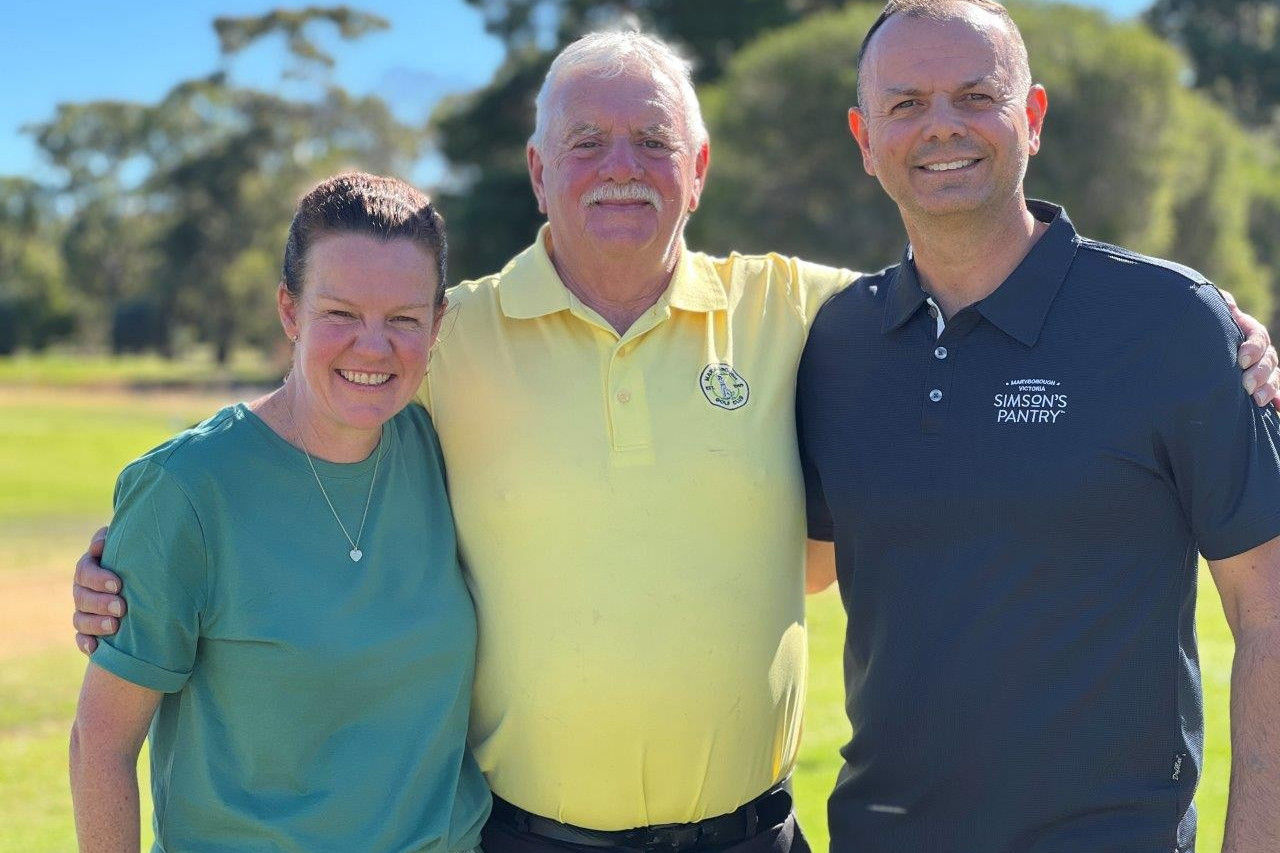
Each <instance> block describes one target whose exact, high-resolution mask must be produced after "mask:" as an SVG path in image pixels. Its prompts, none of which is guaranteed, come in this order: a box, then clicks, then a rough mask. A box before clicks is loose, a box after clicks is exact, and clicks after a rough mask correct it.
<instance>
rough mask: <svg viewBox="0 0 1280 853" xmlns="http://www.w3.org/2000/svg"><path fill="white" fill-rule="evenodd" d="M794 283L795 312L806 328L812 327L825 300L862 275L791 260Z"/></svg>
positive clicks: (851, 271)
mask: <svg viewBox="0 0 1280 853" xmlns="http://www.w3.org/2000/svg"><path fill="white" fill-rule="evenodd" d="M791 262H792V264H793V270H792V275H793V277H794V278H793V280H794V281H795V298H796V310H797V311H799V313H800V316H801V317H802V318H803V319H804V324H805V326H806V328H807V327H810V326H812V325H813V318H814V317H816V316H817V315H818V309H820V308H821V307H822V306H823V305H825V304H826V302H827V300H828V299H830V298H831V297H832V296H835V295H836V294H837V293H839V292H840V291H842V290H844V289H845V288H846V287H848V286H849V285H851V284H853V283H854V282H855V281H857V280H858V279H859V278H860V277H861V276H862V273H858V272H854V271H853V270H847V269H837V268H835V267H827V266H822V265H821V264H813V263H809V262H808V261H802V260H799V259H798V258H793V259H791Z"/></svg>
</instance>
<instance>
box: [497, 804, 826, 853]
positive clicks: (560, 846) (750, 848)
mask: <svg viewBox="0 0 1280 853" xmlns="http://www.w3.org/2000/svg"><path fill="white" fill-rule="evenodd" d="M480 846H481V847H482V848H483V849H484V853H609V849H610V848H601V847H588V846H585V845H582V844H571V843H569V842H567V841H553V840H552V839H549V838H543V837H542V836H540V835H533V834H532V833H528V832H520V831H518V830H516V829H515V828H514V827H512V826H508V825H506V824H504V823H502V822H501V821H498V820H495V819H493V818H490V819H489V822H488V823H486V824H485V826H484V831H483V833H482V834H481V836H480ZM612 849H614V850H620V851H621V850H630V849H633V848H624V847H615V848H612ZM694 850H695V851H697V853H811V851H810V849H809V842H808V841H807V840H805V837H804V833H803V832H801V831H800V824H799V823H797V822H796V814H795V812H794V811H792V812H790V813H789V814H788V815H787V816H786V819H785V820H783V821H782V822H781V823H779V824H777V825H775V826H771V827H768V828H767V829H763V830H761V831H760V832H759V833H757V834H756V835H754V836H752V837H751V838H748V839H746V840H744V841H740V842H738V843H737V844H728V845H724V846H721V847H698V848H694ZM648 853H664V851H663V850H660V849H654V850H652V851H648ZM690 853H692V851H690Z"/></svg>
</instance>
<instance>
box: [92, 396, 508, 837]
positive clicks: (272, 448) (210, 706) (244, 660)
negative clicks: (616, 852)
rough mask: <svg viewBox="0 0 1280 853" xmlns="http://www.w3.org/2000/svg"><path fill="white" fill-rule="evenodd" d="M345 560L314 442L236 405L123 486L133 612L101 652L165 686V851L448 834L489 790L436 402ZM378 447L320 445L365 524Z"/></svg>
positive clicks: (341, 494)
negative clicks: (473, 747) (301, 442)
mask: <svg viewBox="0 0 1280 853" xmlns="http://www.w3.org/2000/svg"><path fill="white" fill-rule="evenodd" d="M380 446H381V447H382V451H381V452H382V454H383V455H382V459H381V462H380V463H378V465H377V467H378V474H377V481H376V483H375V485H374V489H373V498H372V501H371V503H370V506H369V516H368V521H367V522H366V524H365V530H364V536H363V537H362V538H361V540H360V548H361V550H362V551H363V552H364V556H363V558H362V559H361V561H360V562H358V563H356V562H352V560H351V558H350V556H349V555H348V552H349V551H350V550H351V547H350V545H349V544H348V543H347V540H346V539H345V538H344V537H343V535H342V532H341V531H340V530H339V528H338V525H337V522H336V521H335V520H334V518H333V515H332V513H331V512H330V510H329V507H328V505H327V504H326V503H325V499H324V497H323V496H322V495H321V493H320V489H319V487H318V486H317V484H316V481H315V478H314V477H313V475H312V472H311V469H310V468H309V467H308V465H307V459H306V457H305V456H304V455H303V453H302V451H300V450H298V449H297V448H295V447H293V446H292V445H290V444H289V443H287V442H286V441H284V440H283V439H282V438H280V436H278V435H276V433H275V432H274V431H272V430H271V428H270V427H268V426H267V425H266V424H265V423H264V422H263V421H262V420H260V419H259V418H258V417H257V416H256V415H255V414H253V413H252V412H250V411H249V410H248V408H246V407H245V406H244V405H243V404H237V405H234V406H229V407H227V408H225V409H223V410H222V411H220V412H218V413H217V414H215V415H214V416H213V417H212V418H210V419H209V420H207V421H205V422H204V423H202V424H200V425H199V426H197V427H194V428H193V429H190V430H188V431H187V432H184V433H182V434H181V435H179V436H177V437H175V438H173V439H171V440H170V441H168V442H166V443H165V444H163V445H161V446H160V447H158V448H156V449H155V450H153V451H151V452H150V453H148V454H146V455H145V456H143V457H142V458H140V459H138V460H137V461H135V462H133V463H131V464H130V465H129V466H128V467H127V468H125V470H124V472H123V473H122V474H121V475H120V479H119V481H118V482H117V484H116V496H115V507H116V513H115V518H114V520H113V521H112V524H111V531H110V534H109V535H108V537H107V544H106V552H105V554H104V555H103V561H102V562H103V565H105V566H107V567H109V568H111V569H112V570H113V571H115V572H117V573H118V574H119V575H120V576H121V577H122V578H123V580H124V595H125V597H126V599H127V600H128V602H129V614H128V616H127V617H126V618H125V619H123V620H122V621H121V629H120V632H119V633H118V634H116V635H115V636H114V637H111V638H108V639H107V641H106V642H104V643H101V644H100V645H99V647H98V651H97V652H96V653H95V654H94V656H93V662H94V663H95V664H97V665H99V666H101V667H103V668H104V669H106V670H109V671H110V672H113V673H115V674H116V675H118V676H120V677H121V678H125V679H127V680H129V681H132V682H134V683H136V684H140V685H142V686H145V687H149V688H152V689H154V690H160V691H163V692H164V693H165V694H166V695H165V696H164V698H163V700H162V701H161V705H160V708H159V710H158V712H157V714H156V717H155V720H154V721H153V722H152V725H151V731H150V741H151V779H152V796H153V800H154V806H155V816H154V826H155V836H156V845H155V847H154V848H153V850H154V851H170V853H178V851H181V853H198V851H215V850H216V851H227V850H236V851H268V850H269V851H317V850H359V851H366V852H367V853H377V851H396V853H406V852H407V851H431V853H437V851H438V853H448V851H458V850H467V849H469V848H472V847H474V846H475V845H476V844H477V843H478V841H479V835H480V827H481V825H482V824H483V823H484V821H485V819H486V817H487V816H488V813H489V793H488V789H487V788H486V787H485V784H484V779H483V777H482V776H481V775H480V771H479V769H478V767H477V766H476V764H475V762H474V761H473V759H472V757H471V753H470V751H469V750H468V749H467V747H466V729H467V716H468V709H469V705H470V699H471V684H472V675H473V669H474V663H475V642H476V622H475V614H474V611H473V609H472V603H471V598H470V596H469V594H468V592H467V588H466V586H465V584H464V582H463V579H462V574H461V571H460V569H459V566H458V558H457V551H456V545H455V539H454V529H453V518H452V515H451V513H450V511H449V503H448V497H447V495H446V493H445V485H444V474H443V466H442V461H441V457H440V449H439V444H438V442H437V439H436V435H435V431H434V429H433V428H432V426H431V421H430V417H429V416H428V415H427V413H426V411H425V410H423V409H422V408H421V407H420V406H417V405H411V406H409V407H408V408H406V409H405V410H404V411H402V412H401V413H400V414H398V415H396V416H395V417H394V418H392V419H391V421H389V422H388V423H387V424H386V425H385V426H384V427H383V432H382V439H381V445H380ZM378 452H379V451H374V453H373V454H372V455H370V457H369V458H368V459H366V460H364V461H362V462H356V463H352V464H335V463H329V462H325V461H323V460H319V459H317V460H315V465H316V469H317V471H318V472H319V475H320V477H321V478H322V480H323V481H324V487H325V489H326V490H327V491H328V494H329V497H330V499H331V500H332V501H333V504H334V507H335V508H336V510H337V512H338V513H339V514H340V515H341V516H342V519H343V523H344V524H346V526H347V529H348V530H349V531H350V532H351V533H352V535H354V534H355V532H356V530H357V529H358V528H359V526H360V516H361V513H362V512H363V510H364V505H365V500H366V498H367V496H368V495H369V483H370V477H371V476H372V474H373V469H374V465H375V461H376V458H377V455H378Z"/></svg>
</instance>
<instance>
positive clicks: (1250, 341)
mask: <svg viewBox="0 0 1280 853" xmlns="http://www.w3.org/2000/svg"><path fill="white" fill-rule="evenodd" d="M1221 292H1222V296H1223V298H1224V299H1226V300H1227V305H1228V307H1230V309H1231V318H1232V319H1233V320H1235V321H1236V325H1237V326H1239V327H1240V331H1242V332H1244V336H1245V342H1244V343H1242V344H1241V345H1240V351H1239V353H1238V355H1237V359H1238V361H1239V363H1240V368H1241V369H1242V370H1244V377H1243V379H1242V381H1243V383H1244V390H1245V391H1247V392H1248V393H1249V394H1250V395H1252V396H1253V402H1254V403H1255V404H1256V405H1259V406H1265V405H1267V404H1268V403H1271V404H1272V405H1275V406H1276V407H1277V408H1280V370H1277V369H1276V365H1277V363H1280V359H1278V358H1277V356H1276V348H1275V347H1274V346H1272V345H1271V335H1270V334H1268V333H1267V327H1266V326H1264V325H1262V323H1261V322H1259V321H1258V320H1257V319H1256V318H1254V317H1252V316H1250V315H1248V314H1246V313H1244V312H1243V311H1241V310H1240V306H1239V305H1237V304H1236V299H1235V297H1234V296H1232V295H1231V294H1230V292H1228V291H1226V290H1222V291H1221Z"/></svg>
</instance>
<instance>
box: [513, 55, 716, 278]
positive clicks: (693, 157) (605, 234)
mask: <svg viewBox="0 0 1280 853" xmlns="http://www.w3.org/2000/svg"><path fill="white" fill-rule="evenodd" d="M548 109H550V110H552V113H551V116H550V120H549V122H548V124H547V128H546V137H545V140H544V142H543V149H544V150H542V151H538V150H535V149H534V148H533V147H532V146H530V148H529V151H528V156H529V174H530V176H531V178H532V179H533V189H534V193H535V194H536V195H537V197H538V207H539V209H540V210H541V211H542V212H543V213H545V214H546V215H547V219H548V220H549V221H550V223H551V233H552V240H553V243H554V245H555V250H556V252H557V254H559V253H561V252H565V253H573V252H579V251H586V252H590V253H592V254H595V255H612V256H619V255H621V256H636V255H637V254H648V253H649V251H650V250H651V251H652V252H653V253H654V256H655V257H661V258H664V259H665V258H668V257H670V256H671V254H672V253H673V252H674V248H675V246H676V245H677V244H678V241H679V239H680V235H681V233H682V232H683V230H684V224H685V222H686V221H687V219H688V216H689V213H691V212H692V211H693V209H694V208H696V207H697V204H698V197H699V195H701V193H702V185H703V178H704V176H705V175H706V168H707V160H708V153H709V152H708V147H707V145H706V144H705V143H704V144H703V145H702V146H701V147H700V148H697V149H695V148H694V147H693V144H692V142H691V133H690V130H689V129H688V128H687V127H686V126H685V121H684V112H683V110H682V108H681V104H680V99H679V90H678V89H677V88H676V87H675V85H674V84H671V83H669V82H668V81H666V80H665V79H663V78H661V77H660V76H655V75H653V74H650V73H646V72H644V71H641V70H637V71H627V72H625V73H623V74H621V75H618V76H616V77H607V78H601V77H592V76H590V75H587V74H579V75H577V76H573V77H570V78H569V79H567V80H565V81H564V82H563V83H561V84H560V85H559V86H558V87H557V89H556V90H555V92H554V93H553V96H552V98H551V100H550V102H549V104H548Z"/></svg>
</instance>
